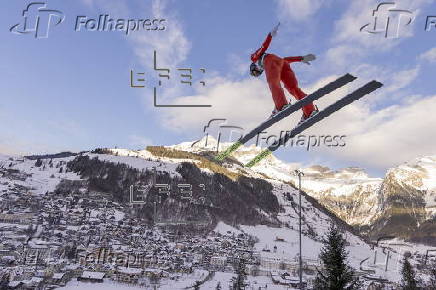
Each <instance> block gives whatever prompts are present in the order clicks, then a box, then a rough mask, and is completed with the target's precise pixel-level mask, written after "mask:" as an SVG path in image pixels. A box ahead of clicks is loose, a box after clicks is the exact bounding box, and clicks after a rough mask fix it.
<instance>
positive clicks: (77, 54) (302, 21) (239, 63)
mask: <svg viewBox="0 0 436 290" xmlns="http://www.w3.org/2000/svg"><path fill="white" fill-rule="evenodd" d="M29 3H31V2H30V1H21V0H7V1H3V3H2V5H3V9H1V18H0V27H1V29H0V37H1V39H2V41H1V42H0V52H1V53H0V58H1V61H0V69H1V71H2V76H3V77H2V81H1V82H0V95H1V98H0V121H1V124H2V125H3V126H1V129H0V130H1V131H0V134H1V136H2V138H1V140H0V151H2V152H4V153H21V154H28V153H42V152H55V151H61V150H71V151H80V150H88V149H92V148H95V147H114V146H118V147H125V148H132V149H137V148H142V147H144V146H145V145H147V144H154V145H170V144H175V143H180V142H183V141H188V140H195V139H198V138H199V137H201V136H202V134H203V133H202V129H203V126H204V125H205V124H206V123H207V122H208V120H210V119H211V118H225V119H227V120H228V124H232V125H238V126H242V127H243V128H245V129H246V130H248V129H250V128H252V127H253V126H255V125H256V124H258V123H260V122H261V121H262V120H263V119H264V118H265V117H266V116H267V115H268V114H269V112H270V111H271V110H272V106H273V105H272V100H271V96H270V93H269V91H268V88H267V84H266V81H265V79H264V77H262V78H260V79H252V78H251V77H250V76H249V75H248V73H247V71H248V65H249V63H250V62H249V55H250V53H251V52H252V51H254V50H255V49H256V48H257V47H258V46H259V45H260V44H261V42H262V41H263V39H264V38H265V36H266V34H267V33H268V32H269V31H270V30H271V28H272V27H273V26H274V25H275V24H276V23H277V22H279V21H280V22H281V26H280V29H279V33H278V35H277V36H276V37H275V38H274V40H273V43H272V45H271V47H270V50H269V51H270V52H272V53H276V54H278V55H282V56H293V55H303V54H306V53H314V54H316V55H317V57H318V58H317V60H315V61H314V62H313V63H312V65H311V66H307V65H304V64H301V63H297V64H293V65H292V68H293V69H294V71H295V72H296V74H297V77H298V79H299V82H300V85H301V87H302V88H303V89H304V90H305V91H306V92H308V93H310V92H311V91H313V90H315V89H316V88H318V87H319V86H321V85H323V84H325V83H326V82H328V81H330V80H332V79H334V78H335V77H337V76H339V75H342V74H344V73H346V72H352V73H353V74H355V75H356V76H358V77H359V79H358V81H356V83H355V84H352V85H350V86H349V87H348V88H345V89H343V90H340V91H338V92H337V93H336V94H333V95H332V96H329V97H326V98H325V100H323V101H320V102H319V106H320V108H322V107H325V105H327V104H328V102H331V101H332V100H333V99H335V98H338V97H340V96H341V95H342V94H346V93H348V92H350V91H351V90H352V89H353V88H356V87H357V86H359V85H361V84H363V83H364V82H365V81H368V80H371V79H377V80H380V81H382V82H383V83H384V84H385V87H384V88H383V89H382V90H380V91H379V92H377V93H375V94H372V95H371V96H368V97H367V98H366V99H364V100H362V101H359V102H357V103H356V104H353V105H351V106H350V108H347V109H344V111H343V112H338V113H337V114H336V115H337V116H332V118H330V119H329V120H328V121H326V122H325V123H323V124H319V125H317V126H315V127H314V128H312V129H311V130H309V131H308V134H339V135H343V134H345V135H347V145H346V146H345V148H342V149H338V148H336V149H329V148H314V149H312V150H310V151H309V152H308V151H306V150H304V149H297V148H283V149H281V150H279V151H278V152H277V156H278V157H279V158H281V159H283V160H285V161H287V162H299V163H302V164H303V165H310V164H313V163H321V164H323V165H327V166H331V167H333V168H340V167H346V166H360V167H363V168H365V169H367V170H369V171H370V172H371V173H372V174H375V175H379V174H381V173H382V172H383V171H384V170H385V169H386V168H387V167H389V166H394V165H396V164H399V163H402V162H405V161H408V160H410V159H413V158H415V157H418V156H420V155H431V154H435V153H436V152H434V148H436V146H435V145H436V137H435V136H434V134H432V133H431V132H432V127H433V126H434V124H436V118H435V117H433V115H434V114H433V112H432V109H434V108H435V105H436V94H435V85H434V74H435V73H436V69H435V64H436V48H435V47H436V45H435V42H434V37H435V35H436V28H433V29H432V30H430V31H425V30H424V28H425V22H426V17H427V15H435V11H436V3H433V4H432V1H426V0H418V1H396V8H398V9H409V10H410V11H411V12H413V17H414V19H413V21H412V23H411V24H410V25H408V26H406V25H404V19H402V20H401V21H403V22H401V21H400V22H399V23H398V26H399V37H398V38H383V37H382V36H381V35H379V34H370V33H366V32H360V31H359V28H360V27H361V26H363V25H364V24H366V23H369V22H371V21H372V20H373V18H372V16H371V13H372V10H373V9H375V8H376V6H377V4H378V3H379V2H378V1H372V0H364V1H345V0H335V1H333V0H314V1H309V0H297V1H295V0H293V1H291V0H289V1H286V0H275V1H260V0H255V1H248V0H245V1H230V0H228V1H227V0H226V1H212V0H201V1H199V0H183V1H176V0H173V1H170V0H168V1H167V0H161V1H156V0H154V1H140V0H132V1H115V0H81V1H74V2H73V1H59V0H58V1H56V0H50V1H46V3H47V7H48V8H50V9H56V10H60V11H62V12H63V13H64V15H65V20H64V22H63V23H61V24H60V25H58V26H55V27H51V29H50V31H49V37H48V38H46V39H35V38H34V37H33V36H32V35H30V34H29V35H18V34H14V33H11V32H10V31H9V29H10V27H11V26H12V25H14V24H17V23H19V22H21V21H22V16H21V13H22V11H23V10H24V8H25V7H26V6H27V5H28V4H29ZM386 13H388V12H386ZM100 14H109V15H110V16H111V17H112V18H128V19H134V18H142V19H146V18H154V17H158V18H159V17H160V18H165V19H166V26H167V27H166V30H164V31H141V32H132V33H131V34H130V35H128V36H126V35H125V34H123V33H122V32H117V31H112V32H96V31H94V32H93V31H80V32H76V31H74V29H73V28H74V25H75V21H76V17H77V16H78V15H84V16H87V17H89V18H98V15H100ZM155 49H156V50H157V52H158V62H159V60H160V61H161V62H160V63H161V64H162V65H167V66H168V67H169V68H171V71H172V72H174V75H173V76H172V80H171V81H169V82H166V83H165V84H164V85H163V86H162V88H160V89H159V101H161V102H165V103H175V104H185V103H196V104H212V107H211V108H189V109H185V108H155V107H153V94H152V87H153V86H154V85H156V81H157V79H156V73H155V72H154V71H153V70H152V65H153V58H152V55H153V50H155ZM181 67H190V68H193V70H194V72H193V76H194V82H195V84H196V85H194V86H193V87H189V86H186V85H181V84H178V81H176V79H177V74H176V73H175V72H176V70H175V69H176V68H181ZM199 68H206V70H207V72H206V74H205V75H204V76H203V75H201V74H200V73H199V72H198V69H199ZM131 69H133V70H134V71H138V72H139V71H141V72H145V73H146V82H147V83H146V88H143V89H134V88H130V86H129V81H130V80H129V72H130V70H131ZM201 79H204V80H205V81H206V86H205V87H202V86H201V85H199V83H198V81H199V80H201ZM297 115H298V116H297ZM297 115H295V116H294V117H293V118H291V119H289V120H285V121H284V122H282V124H279V125H278V126H276V128H272V129H271V130H272V131H271V132H277V131H278V130H283V129H285V130H286V129H288V130H289V129H290V128H291V127H292V126H293V124H295V122H296V121H297V120H298V118H299V117H300V116H299V114H297ZM274 130H275V131H274ZM433 130H434V129H433Z"/></svg>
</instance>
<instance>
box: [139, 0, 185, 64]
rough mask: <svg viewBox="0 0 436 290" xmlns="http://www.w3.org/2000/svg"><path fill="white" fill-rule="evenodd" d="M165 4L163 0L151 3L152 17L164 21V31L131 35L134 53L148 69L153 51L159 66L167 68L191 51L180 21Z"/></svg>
mask: <svg viewBox="0 0 436 290" xmlns="http://www.w3.org/2000/svg"><path fill="white" fill-rule="evenodd" d="M167 4H168V1H164V0H154V1H153V2H152V16H153V17H155V18H159V19H166V22H165V24H166V28H165V30H162V31H146V32H145V33H136V34H132V43H133V44H134V50H135V53H136V55H137V56H138V57H139V59H140V60H141V62H142V64H144V65H145V66H147V67H150V61H151V60H152V56H153V50H156V51H157V54H158V62H159V65H160V66H162V67H168V66H177V65H179V64H180V63H181V62H183V61H184V60H185V59H186V57H187V55H188V53H189V51H190V49H191V42H190V41H189V40H188V38H187V37H186V36H185V33H184V30H183V23H182V21H181V20H180V19H178V17H177V15H176V14H174V13H171V12H169V10H168V9H167Z"/></svg>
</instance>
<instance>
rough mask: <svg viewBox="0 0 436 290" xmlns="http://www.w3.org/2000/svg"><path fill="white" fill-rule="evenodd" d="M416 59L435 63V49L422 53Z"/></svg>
mask: <svg viewBox="0 0 436 290" xmlns="http://www.w3.org/2000/svg"><path fill="white" fill-rule="evenodd" d="M418 58H419V59H420V60H423V61H429V62H432V63H433V62H436V47H433V48H431V49H429V50H427V51H426V52H424V53H422V54H421V55H420V56H419V57H418Z"/></svg>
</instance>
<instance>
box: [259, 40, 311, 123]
mask: <svg viewBox="0 0 436 290" xmlns="http://www.w3.org/2000/svg"><path fill="white" fill-rule="evenodd" d="M271 40H272V36H271V33H269V34H268V36H267V37H266V39H265V41H264V42H263V44H262V47H260V48H259V49H258V50H256V52H255V53H253V54H252V55H251V61H252V62H257V61H258V60H259V59H260V58H261V57H262V55H263V54H264V53H265V51H266V50H267V49H268V47H269V45H270V43H271ZM302 60H303V57H302V56H290V57H284V58H281V57H279V56H277V55H275V54H269V53H267V54H265V55H264V56H263V67H264V70H265V74H266V80H267V81H268V85H269V88H270V90H271V94H272V98H273V100H274V104H275V107H276V109H277V110H281V109H282V108H283V106H284V105H286V104H288V101H287V100H286V97H285V93H284V92H283V88H282V86H281V84H280V81H282V82H283V84H284V85H285V88H286V89H287V90H288V92H289V93H290V94H291V95H293V96H294V97H295V98H296V99H297V100H300V99H302V98H304V97H305V96H306V94H305V93H304V92H303V91H302V90H301V89H300V88H299V87H298V81H297V78H296V77H295V74H294V72H293V71H292V69H291V66H290V65H289V63H291V62H295V61H302ZM313 110H315V107H314V105H313V104H312V103H310V104H308V105H306V106H304V107H303V114H304V116H306V117H307V116H309V115H310V114H311V113H312V111H313Z"/></svg>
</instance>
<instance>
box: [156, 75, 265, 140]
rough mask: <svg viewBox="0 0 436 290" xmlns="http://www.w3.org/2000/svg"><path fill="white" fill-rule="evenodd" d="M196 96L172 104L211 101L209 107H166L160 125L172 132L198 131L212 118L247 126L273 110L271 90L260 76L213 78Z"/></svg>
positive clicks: (186, 97)
mask: <svg viewBox="0 0 436 290" xmlns="http://www.w3.org/2000/svg"><path fill="white" fill-rule="evenodd" d="M206 82H207V84H208V85H207V86H206V87H204V88H202V89H201V90H200V91H198V94H197V95H192V96H185V97H181V98H177V99H176V100H174V102H173V104H211V105H212V107H211V108H169V109H167V110H165V111H162V118H163V121H164V125H165V126H166V127H167V128H170V129H173V130H176V131H180V130H183V131H185V132H186V131H197V130H198V132H200V131H201V130H202V128H203V126H204V125H205V124H206V123H207V122H208V121H209V120H210V119H213V118H225V119H227V120H228V122H229V123H232V124H235V125H237V126H241V127H244V128H250V127H253V126H254V125H256V124H257V123H259V122H260V121H262V120H263V119H264V118H265V117H266V116H267V115H268V114H269V113H270V112H271V111H272V109H273V102H272V98H271V93H270V92H269V89H268V87H267V85H266V83H265V82H264V81H262V80H260V79H244V80H241V81H231V80H228V79H223V78H219V79H215V80H211V81H208V80H207V81H206Z"/></svg>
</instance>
